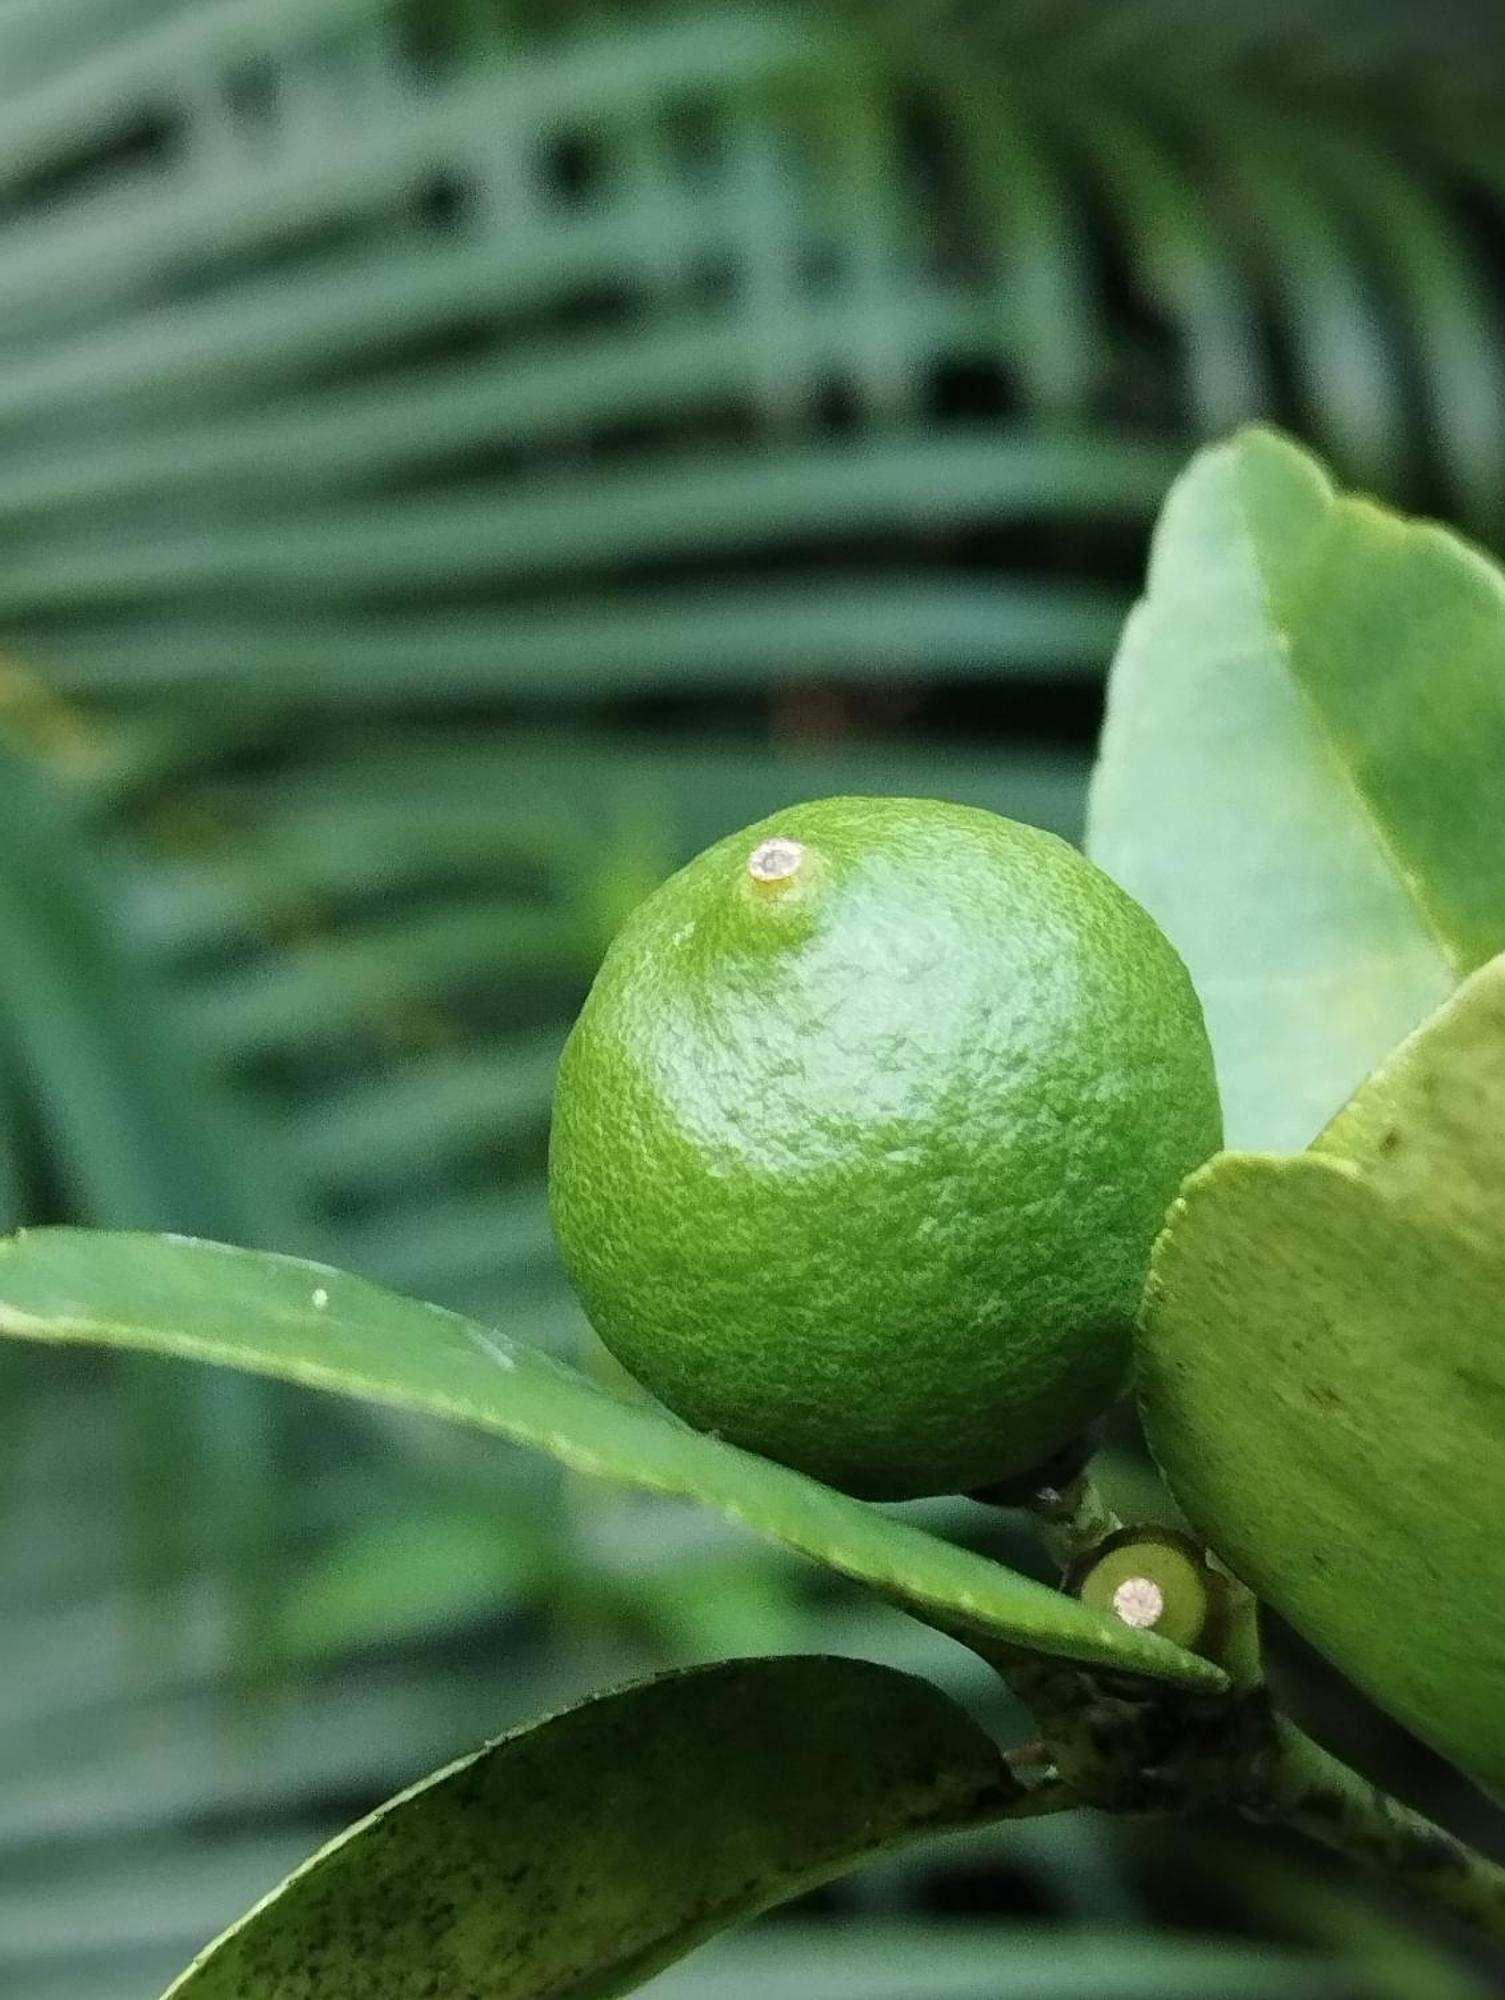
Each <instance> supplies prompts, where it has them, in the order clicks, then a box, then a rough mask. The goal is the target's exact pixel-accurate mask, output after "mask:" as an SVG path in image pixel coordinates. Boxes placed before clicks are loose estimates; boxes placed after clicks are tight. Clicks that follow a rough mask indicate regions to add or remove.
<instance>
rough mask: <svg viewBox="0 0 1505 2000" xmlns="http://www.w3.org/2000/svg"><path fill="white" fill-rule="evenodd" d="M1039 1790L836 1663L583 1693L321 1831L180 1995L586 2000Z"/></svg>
mask: <svg viewBox="0 0 1505 2000" xmlns="http://www.w3.org/2000/svg"><path fill="white" fill-rule="evenodd" d="M1036 1806H1037V1801H1036V1800H1035V1799H1033V1798H1032V1796H1031V1794H1030V1793H1029V1792H1028V1791H1027V1790H1025V1789H1024V1788H1023V1787H1022V1786H1021V1785H1020V1784H1019V1782H1018V1781H1017V1779H1015V1778H1014V1777H1013V1776H1012V1775H1011V1774H1010V1772H1009V1769H1008V1766H1007V1765H1006V1764H1005V1763H1004V1761H1003V1759H1002V1757H1001V1756H1000V1754H999V1752H998V1750H997V1749H996V1748H995V1746H994V1745H993V1744H992V1743H991V1742H990V1741H989V1739H988V1738H987V1737H986V1736H985V1735H984V1734H983V1732H982V1731H981V1730H980V1729H979V1728H978V1727H977V1726H976V1724H975V1723H973V1722H971V1721H970V1720H969V1719H968V1718H967V1717H966V1716H965V1715H964V1714H963V1713H962V1711H961V1710H960V1709H958V1708H956V1707H955V1706H954V1705H953V1704H952V1703H951V1702H950V1701H949V1700H948V1699H947V1698H946V1697H945V1696H944V1695H942V1694H940V1693H939V1692H938V1691H937V1690H936V1689H935V1688H932V1687H931V1686H929V1685H928V1683H926V1682H924V1681H917V1680H913V1679H911V1678H910V1677H909V1676H908V1675H905V1674H898V1673H895V1672H893V1671H892V1669H890V1668H886V1667H875V1666H871V1665H868V1664H866V1663H864V1662H861V1661H857V1660H838V1659H819V1658H817V1659H799V1658H794V1659H782V1660H737V1661H731V1662H727V1663H725V1664H721V1665H717V1666H713V1667H703V1668H697V1669H693V1670H691V1671H690V1672H687V1673H681V1674H671V1675H667V1676H665V1677H664V1678H662V1679H659V1680H652V1681H646V1682H643V1683H641V1684H640V1685H638V1686H636V1687H631V1688H626V1689H623V1690H622V1691H621V1692H620V1693H616V1694H608V1695H601V1696H598V1697H597V1698H596V1699H594V1700H592V1701H587V1702H584V1703H582V1704H581V1706H579V1707H578V1708H572V1709H567V1710H565V1711H564V1713H562V1714H560V1715H556V1716H553V1717H551V1718H549V1719H548V1720H547V1721H544V1722H540V1723H536V1724H534V1725H532V1726H531V1727H529V1728H525V1729H521V1730H518V1731H517V1732H516V1733H515V1734H513V1735H511V1736H505V1737H503V1738H502V1739H501V1741H500V1742H498V1743H494V1744H492V1745H491V1746H490V1747H489V1748H487V1749H485V1750H482V1751H480V1752H479V1753H478V1754H477V1755H475V1756H472V1757H466V1758H463V1759H461V1761H460V1762H459V1763H457V1764H452V1765H450V1766H449V1768H448V1769H447V1770H444V1771H441V1772H439V1773H438V1774H437V1775H436V1776H435V1777H432V1778H429V1779H428V1780H427V1781H426V1782H425V1783H423V1784H421V1785H418V1786H416V1787H415V1788H414V1789H413V1790H412V1791H408V1792H404V1793H403V1794H402V1795H401V1796H400V1797H398V1798H396V1799H393V1800H392V1801H391V1802H390V1803H389V1804H388V1805H385V1806H383V1807H382V1808H381V1809H380V1810H379V1811H378V1812H376V1813H375V1814H373V1815H372V1816H371V1818H369V1819H366V1820H363V1821H361V1822H360V1824H359V1825H357V1826H355V1827H353V1828H351V1830H350V1831H349V1832H348V1833H346V1834H343V1835H342V1836H341V1837H340V1838H339V1839H338V1840H336V1841H335V1842H333V1844H332V1845H331V1846H329V1847H327V1848H325V1849H324V1851H323V1852H322V1853H321V1854H319V1855H317V1856H316V1857H315V1858H314V1859H313V1860H312V1861H311V1862H309V1863H308V1864H307V1866H306V1867H304V1868H303V1869H301V1870H300V1871H299V1872H298V1873H297V1874H295V1875H293V1876H292V1877H291V1878H290V1879H289V1880H288V1881H287V1882H286V1883H285V1884H284V1885H283V1886H282V1888H280V1889H279V1890H277V1891H275V1892H274V1894H273V1895H272V1896H271V1897H270V1898H268V1899H267V1901H265V1902H263V1903H262V1904H261V1905H260V1906H259V1907H258V1908H257V1909H256V1910H254V1911H253V1912H252V1913H251V1915H250V1916H249V1917H247V1918H246V1919H245V1920H244V1921H243V1922H242V1923H241V1924H239V1925H237V1926H236V1927H235V1928H234V1929H233V1930H231V1931H229V1932H228V1933H227V1934H226V1936H225V1937H223V1938H222V1939H221V1940H220V1941H219V1943H218V1944H216V1945H212V1946H211V1947H210V1949H209V1951H208V1952H207V1953H206V1954H205V1955H204V1957H203V1958H202V1959H201V1960H200V1961H199V1962H198V1964H197V1966H196V1967H194V1968H192V1969H190V1970H189V1971H188V1972H187V1973H185V1974H184V1976H183V1978H182V1979H181V1980H180V1981H178V1982H177V1983H176V1984H175V1985H174V1986H173V1988H172V1995H174V1996H177V1995H181V1996H182V2000H272V1996H273V1995H275V1996H276V2000H346V1996H349V2000H356V1996H361V2000H429V1996H431V1995H437V1994H444V1995H446V1996H448V2000H462V1996H463V2000H562V1997H563V1996H571V2000H607V1996H609V1995H611V1994H615V1993H625V1992H628V1991H630V1990H631V1989H632V1988H633V1987H635V1986H638V1985H641V1984H642V1982H643V1981H644V1980H645V1979H647V1978H649V1977H650V1976H651V1975H652V1974H653V1973H654V1972H655V1971H657V1970H658V1969H659V1967H660V1966H663V1965H666V1964H668V1963H669V1962H670V1961H671V1960H673V1959H675V1958H678V1957H680V1956H681V1955H682V1954H683V1953H685V1952H687V1951H689V1950H691V1949H692V1948H693V1947H694V1946H695V1945H696V1944H698V1943H700V1942H701V1941H702V1940H703V1939H704V1938H707V1937H709V1936H711V1935H712V1934H713V1933H714V1932H716V1931H718V1930H723V1929H725V1927H726V1926H727V1925H728V1924H733V1923H736V1922H738V1921H739V1920H740V1919H741V1918H743V1917H747V1916H751V1915H753V1914H754V1913H755V1912H757V1911H758V1910H761V1909H766V1908H767V1907H768V1906H769V1905H770V1904H773V1903H777V1902H781V1901H783V1900H784V1899H785V1898H786V1897H789V1896H793V1895H797V1894H798V1893H799V1892H800V1891H801V1890H804V1889H808V1888H810V1887H812V1886H813V1885H814V1884H816V1883H818V1882H822V1881H825V1880H827V1879H828V1878H829V1877H830V1876H832V1875H836V1874H839V1873H841V1872H842V1871H843V1870H845V1869H847V1868H851V1867H854V1866H856V1865H857V1863H859V1862H861V1861H863V1860H865V1859H866V1858H868V1857H869V1856H871V1855H874V1854H880V1853H882V1852H884V1851H885V1850H886V1849H888V1848H892V1847H896V1846H899V1845H901V1844H902V1843H903V1842H904V1841H906V1840H910V1839H913V1838H915V1837H916V1836H917V1835H919V1834H923V1833H926V1832H930V1831H934V1830H937V1829H942V1828H947V1827H956V1826H966V1825H971V1824H975V1823H977V1822H978V1821H981V1820H989V1819H999V1818H1003V1817H1005V1816H1007V1815H1008V1814H1010V1813H1019V1812H1029V1811H1031V1810H1032V1809H1035V1808H1036Z"/></svg>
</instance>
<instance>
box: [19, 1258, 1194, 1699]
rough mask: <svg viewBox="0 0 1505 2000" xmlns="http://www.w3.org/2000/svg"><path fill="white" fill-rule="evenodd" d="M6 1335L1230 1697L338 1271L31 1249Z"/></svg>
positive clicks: (795, 1477)
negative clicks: (511, 1471)
mask: <svg viewBox="0 0 1505 2000" xmlns="http://www.w3.org/2000/svg"><path fill="white" fill-rule="evenodd" d="M0 1334H11V1335H14V1336H16V1337H18V1338H21V1339H27V1340H48V1341H94V1342H102V1343H103V1344H105V1345H107V1346H112V1347H128V1348H138V1349H142V1350H144V1351H146V1352H148V1353H153V1354H164V1355H172V1356H177V1357H179V1358H182V1359H186V1360H194V1361H208V1362H214V1363H216V1364H218V1365H220V1366H224V1367H231V1368H244V1369H249V1370H251V1371H253V1372H254V1373H257V1374H263V1375H275V1376H278V1377H280V1378H281V1379H282V1380H284V1381H288V1382H300V1383H304V1384H306V1385H307V1386H308V1387H310V1388H316V1389H330V1390H336V1391H339V1392H341V1393H343V1394H345V1395H348V1396H362V1397H366V1398H369V1399H370V1400H372V1401H375V1402H384V1403H393V1404H396V1405H398V1406H400V1407H402V1408H404V1409H410V1410H421V1411H425V1412H427V1413H429V1414H430V1415H434V1416H441V1417H449V1418H452V1419H453V1420H454V1421H455V1422H457V1423H466V1424H474V1425H476V1426H478V1427H479V1428H480V1429H482V1430H489V1431H494V1432H497V1433H499V1434H500V1435H501V1436H503V1437H508V1438H511V1439H513V1440H515V1441H516V1442H517V1443H519V1444H528V1445H533V1446H534V1447H536V1448H537V1449H538V1450H541V1451H547V1452H550V1453H552V1454H553V1456H554V1457H555V1458H558V1459H561V1460H562V1461H563V1462H564V1463H565V1464H566V1465H568V1466H571V1467H573V1468H574V1470H576V1471H577V1472H585V1473H593V1474H596V1475H598V1476H600V1477H602V1478H607V1479H618V1480H623V1481H625V1482H626V1483H627V1484H629V1485H633V1486H645V1487H648V1488H650V1489H651V1490H653V1491H656V1492H661V1493H679V1494H684V1495H686V1496H687V1497H689V1498H691V1499H695V1500H701V1501H704V1502H706V1503H707V1504H708V1505H710V1506H712V1507H717V1508H719V1509H720V1510H721V1511H722V1512H723V1513H725V1514H729V1515H730V1516H731V1517H732V1518H733V1519H734V1520H739V1521H744V1522H746V1523H747V1525H748V1526H749V1527H751V1528H755V1529H756V1530H757V1531H758V1532H759V1533H760V1534H764V1535H768V1536H770V1537H772V1538H773V1539H774V1540H775V1541H780V1542H784V1543H787V1544H788V1545H789V1546H790V1547H791V1548H795V1549H798V1550H800V1551H801V1552H802V1553H803V1554H805V1555H808V1556H813V1557H814V1558H815V1559H816V1561H818V1562H823V1563H826V1564H828V1565H829V1566H830V1567H831V1568H832V1569H836V1570H840V1571H843V1572H844V1573H845V1574H846V1575H848V1576H852V1577H856V1578H858V1579H860V1580H861V1581H862V1582H864V1583H866V1584H869V1585H871V1586H872V1587H873V1588H874V1589H877V1590H879V1591H881V1592H882V1593H883V1594H884V1595H885V1596H886V1597H889V1598H891V1599H893V1600H894V1601H895V1602H897V1603H900V1604H903V1605H904V1606H905V1607H906V1608H907V1609H909V1610H910V1611H913V1612H914V1613H915V1615H916V1616H917V1617H921V1618H925V1619H927V1620H928V1621H929V1622H930V1623H932V1624H935V1625H939V1626H942V1627H944V1628H946V1629H948V1630H952V1631H956V1632H958V1633H963V1634H974V1635H977V1636H979V1637H986V1638H988V1639H992V1640H995V1641H996V1640H1004V1641H1007V1642H1009V1643H1011V1644H1013V1645H1016V1646H1021V1647H1027V1648H1030V1649H1031V1650H1034V1651H1037V1652H1044V1653H1054V1654H1059V1655H1060V1656H1062V1657H1063V1658H1067V1659H1076V1660H1084V1661H1089V1662H1093V1663H1101V1664H1103V1665H1107V1666H1116V1667H1123V1668H1128V1669H1132V1670H1134V1671H1136V1672H1140V1673H1146V1674H1153V1675H1156V1676H1158V1677H1159V1678H1160V1679H1162V1680H1169V1681H1178V1682H1180V1683H1182V1684H1184V1685H1186V1686H1190V1687H1209V1688H1216V1687H1219V1686H1221V1685H1222V1683H1223V1676H1222V1675H1221V1673H1220V1672H1219V1670H1218V1669H1217V1668H1216V1667H1214V1666H1213V1665H1212V1664H1211V1662H1210V1661H1207V1660H1203V1659H1199V1658H1197V1657H1196V1656H1195V1655H1194V1654H1191V1653H1186V1652H1183V1651H1181V1650H1180V1648H1179V1647H1176V1646H1173V1645H1171V1644H1170V1642H1169V1641H1168V1640H1165V1639H1159V1638H1157V1637H1156V1636H1155V1635H1154V1634H1153V1633H1151V1632H1138V1631H1135V1630H1133V1628H1132V1627H1130V1626H1128V1625H1124V1624H1122V1623H1120V1621H1119V1620H1118V1619H1116V1618H1114V1617H1111V1616H1109V1615H1107V1614H1105V1613H1102V1612H1097V1611H1092V1610H1089V1609H1088V1607H1087V1606H1086V1605H1084V1604H1080V1603H1078V1602H1077V1600H1076V1599H1075V1598H1072V1597H1067V1596H1065V1595H1063V1594H1062V1593H1061V1592H1059V1591H1055V1590H1049V1589H1047V1588H1046V1587H1045V1586H1044V1585H1043V1584H1039V1583H1035V1582H1033V1581H1032V1580H1030V1579H1029V1578H1027V1577H1022V1576H1016V1575H1015V1574H1014V1572H1013V1571H1012V1570H1008V1569H1005V1568H1003V1567H1002V1565H1001V1564H999V1563H994V1562H989V1561H987V1560H986V1559H985V1558H984V1557H982V1556H979V1555H974V1554H973V1553H972V1552H971V1551H970V1550H968V1549H962V1548H956V1547H954V1546H953V1545H952V1544H950V1543H949V1542H943V1541H940V1540H938V1539H937V1538H936V1537H934V1536H932V1535H926V1534H923V1533H922V1532H921V1531H920V1530H919V1529H917V1528H914V1527H912V1526H910V1525H909V1523H908V1522H904V1521H898V1520H895V1519H893V1518H892V1517H891V1516H889V1515H886V1514H883V1513H880V1512H879V1511H878V1510H877V1509H876V1508H874V1507H870V1506H865V1505H864V1504H863V1503H862V1502H861V1501H859V1500H852V1499H849V1498H848V1497H847V1496H846V1495H845V1494H841V1493H835V1492H832V1491H831V1489H830V1488H829V1487H825V1486H821V1485H819V1484H817V1482H816V1481H814V1480H812V1479H806V1478H804V1477H803V1476H802V1475H801V1474H799V1473H797V1472H790V1471H789V1470H787V1469H786V1468H785V1467H784V1466H781V1465H773V1464H770V1463H769V1462H768V1461H767V1460H766V1459H761V1458H755V1457H753V1456H752V1455H751V1454H750V1453H748V1452H745V1451H738V1450H736V1449H735V1448H734V1447H733V1446H731V1445H729V1444H723V1443H722V1442H721V1441H720V1440H719V1439H716V1438H714V1437H706V1436H702V1435H701V1434H700V1433H699V1432H698V1431H693V1430H691V1429H690V1428H689V1427H688V1426H687V1425H685V1424H682V1423H680V1422H678V1421H677V1419H675V1418H673V1417H670V1416H668V1415H667V1414H665V1413H664V1412H662V1411H660V1410H657V1409H653V1408H650V1407H648V1406H647V1405H646V1404H636V1403H633V1404H629V1403H626V1402H624V1401H622V1400H620V1399H619V1398H618V1397H616V1396H614V1395H612V1394H610V1393H609V1392H608V1391H606V1390H605V1389H602V1388H600V1387H598V1386H597V1385H596V1384H595V1383H593V1382H590V1381H588V1380H587V1379H586V1377H584V1376H583V1375H581V1374H579V1373H577V1372H576V1371H575V1370H574V1369H572V1368H566V1367H564V1366H563V1365H562V1364H561V1363H559V1362H557V1361H554V1360H553V1359H551V1358H550V1357H549V1356H547V1355H544V1354H541V1353H539V1352H538V1351H537V1350H536V1349H534V1348H530V1347H528V1346H527V1345H526V1343H524V1342H522V1341H515V1340H511V1339H509V1338H508V1337H507V1336H506V1335H504V1334H500V1333H493V1332H491V1331H489V1330H488V1329H486V1328H484V1327H481V1326H478V1325H476V1324H474V1323H473V1322H472V1321H470V1320H466V1319H461V1318H460V1317H458V1315H456V1314H454V1313H450V1312H444V1311H442V1310H441V1309H440V1308H439V1307H438V1306H427V1305H420V1304H418V1303H416V1302H415V1301H414V1300H412V1299H404V1298H399V1297H398V1296H397V1295H396V1294H395V1293H392V1292H387V1291H384V1290H382V1288H381V1287H380V1286H378V1285H373V1284H369V1283H367V1282H366V1280H365V1279H362V1278H354V1277H350V1276H347V1275H346V1274H345V1273H343V1272H340V1271H332V1270H329V1269H327V1268H325V1267H324V1266H322V1265H316V1264H306V1263H303V1262H302V1261H300V1260H299V1259H296V1258H292V1257H274V1256H268V1255H265V1254H264V1253H260V1252H255V1251H250V1250H232V1249H227V1248H226V1247H225V1246H223V1245H221V1244H214V1243H195V1242H192V1241H189V1240H186V1239H184V1238H182V1237H166V1236H138V1235H129V1234H108V1233H94V1232H91V1231H88V1230H76V1229H44V1230H35V1231H27V1232H25V1233H23V1234H22V1235H20V1236H17V1237H13V1238H11V1239H10V1240H9V1241H8V1242H5V1243H0Z"/></svg>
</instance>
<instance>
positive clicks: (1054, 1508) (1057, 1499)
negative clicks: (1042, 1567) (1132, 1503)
mask: <svg viewBox="0 0 1505 2000" xmlns="http://www.w3.org/2000/svg"><path fill="white" fill-rule="evenodd" d="M1024 1504H1025V1512H1026V1513H1027V1514H1028V1515H1029V1516H1030V1518H1031V1520H1032V1521H1033V1522H1034V1524H1035V1527H1036V1528H1037V1530H1038V1531H1039V1535H1040V1540H1041V1541H1042V1542H1043V1543H1044V1544H1045V1549H1046V1553H1047V1554H1048V1555H1049V1556H1050V1558H1051V1560H1052V1561H1053V1562H1055V1563H1056V1564H1057V1566H1058V1567H1059V1568H1060V1569H1061V1570H1062V1571H1063V1572H1064V1571H1066V1570H1068V1569H1070V1568H1071V1566H1072V1564H1073V1563H1074V1562H1077V1561H1078V1560H1079V1559H1080V1558H1081V1557H1082V1556H1085V1555H1089V1554H1090V1553H1091V1552H1092V1550H1093V1549H1095V1548H1096V1547H1097V1545H1098V1543H1099V1542H1101V1541H1103V1540H1105V1539H1106V1537H1107V1536H1109V1535H1111V1534H1115V1533H1116V1532H1117V1530H1118V1529H1119V1528H1121V1527H1122V1526H1123V1523H1122V1521H1120V1520H1119V1518H1118V1516H1117V1515H1116V1514H1115V1513H1114V1511H1113V1509H1112V1508H1111V1507H1110V1506H1109V1505H1108V1503H1107V1501H1106V1500H1105V1499H1104V1498H1103V1496H1102V1494H1101V1492H1100V1491H1099V1490H1098V1487H1097V1484H1096V1482H1095V1481H1094V1479H1093V1477H1092V1474H1091V1472H1090V1471H1087V1472H1079V1473H1078V1474H1077V1476H1076V1478H1075V1479H1071V1480H1068V1481H1067V1483H1066V1484H1065V1485H1064V1486H1042V1487H1041V1488H1040V1490H1039V1492H1038V1493H1033V1494H1031V1495H1030V1497H1029V1499H1028V1500H1027V1501H1026V1502H1025V1503H1024Z"/></svg>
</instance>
